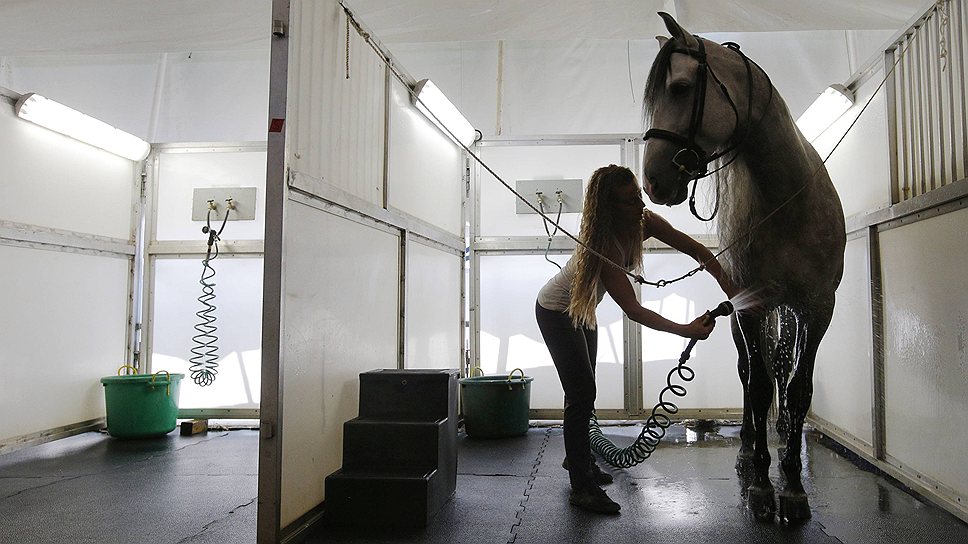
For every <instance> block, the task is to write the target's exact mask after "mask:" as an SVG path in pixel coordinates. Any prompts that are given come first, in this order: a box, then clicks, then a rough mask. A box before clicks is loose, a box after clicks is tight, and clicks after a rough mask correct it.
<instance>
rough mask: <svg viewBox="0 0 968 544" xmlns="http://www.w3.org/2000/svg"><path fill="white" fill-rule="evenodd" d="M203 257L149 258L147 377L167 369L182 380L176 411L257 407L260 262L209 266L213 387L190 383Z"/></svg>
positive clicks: (230, 260)
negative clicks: (215, 372)
mask: <svg viewBox="0 0 968 544" xmlns="http://www.w3.org/2000/svg"><path fill="white" fill-rule="evenodd" d="M201 261H202V257H198V258H197V259H154V262H153V266H154V269H155V282H154V285H153V286H152V293H151V295H152V301H153V305H152V310H153V311H152V315H151V316H150V320H151V330H150V331H149V332H150V334H151V354H150V355H149V357H150V361H151V370H152V372H158V371H160V370H167V371H169V372H171V373H175V372H180V373H182V374H184V375H185V380H184V381H183V382H182V387H181V398H180V400H179V407H180V408H258V407H259V394H260V393H259V391H260V388H259V386H260V382H261V375H260V372H259V369H260V363H261V358H262V343H261V336H260V331H261V330H262V320H261V312H262V268H263V264H262V259H260V258H239V257H225V256H223V257H219V258H218V259H215V260H213V261H212V262H211V265H212V268H214V269H215V277H213V278H212V279H211V280H210V281H211V282H212V283H214V284H215V287H214V289H215V299H213V300H212V301H211V304H213V305H214V306H215V311H214V313H213V314H212V315H214V316H215V318H216V321H215V322H214V325H215V327H217V331H216V332H215V333H214V335H215V336H217V337H218V340H217V341H216V342H215V345H216V346H218V359H217V362H218V369H217V370H218V375H217V376H216V379H215V382H214V383H213V384H212V385H209V386H206V387H200V386H198V385H196V384H195V383H194V382H193V381H191V373H190V372H189V367H190V361H189V360H190V359H191V358H192V356H193V354H192V352H191V349H192V348H193V347H196V346H197V344H196V343H195V342H193V341H192V337H193V336H195V335H196V334H198V331H196V330H195V328H194V327H195V325H196V324H198V323H199V322H200V321H201V319H200V318H199V317H198V316H197V315H195V312H198V311H201V310H203V309H204V306H202V303H201V302H199V301H198V297H199V296H200V295H201V294H202V291H201V290H202V286H201V285H200V284H199V278H200V277H201V275H202V263H201Z"/></svg>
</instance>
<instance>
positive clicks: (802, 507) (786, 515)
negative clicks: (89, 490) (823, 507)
mask: <svg viewBox="0 0 968 544" xmlns="http://www.w3.org/2000/svg"><path fill="white" fill-rule="evenodd" d="M808 519H810V503H809V502H807V494H806V493H791V492H789V491H781V492H780V521H782V522H784V523H788V524H791V523H799V522H801V521H804V520H808Z"/></svg>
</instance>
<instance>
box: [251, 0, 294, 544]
mask: <svg viewBox="0 0 968 544" xmlns="http://www.w3.org/2000/svg"><path fill="white" fill-rule="evenodd" d="M290 24H291V22H290V20H289V0H272V37H271V38H270V39H271V40H272V41H271V47H270V62H269V118H268V119H267V123H268V136H267V140H268V153H267V156H266V199H265V202H266V203H265V206H266V210H265V211H266V213H265V222H266V230H265V263H264V269H263V284H262V293H263V294H262V296H263V299H262V395H261V399H260V426H259V507H258V514H257V526H256V541H257V542H258V544H274V543H276V542H278V541H279V537H280V533H281V511H280V507H281V502H282V432H283V429H282V409H283V370H284V366H283V364H284V361H283V354H282V350H283V343H282V327H283V300H284V289H285V281H284V280H285V278H284V272H285V268H284V261H283V258H284V248H283V242H284V240H285V231H284V226H285V211H286V200H287V198H288V191H287V188H288V187H287V180H286V132H285V119H286V100H287V94H286V93H287V87H288V80H289V66H288V65H289V28H290Z"/></svg>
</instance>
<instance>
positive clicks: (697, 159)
mask: <svg viewBox="0 0 968 544" xmlns="http://www.w3.org/2000/svg"><path fill="white" fill-rule="evenodd" d="M695 38H696V42H697V43H698V44H699V49H698V50H695V49H689V48H687V47H676V48H674V49H673V50H672V52H673V53H682V54H684V55H689V56H690V57H692V58H694V59H696V60H697V61H699V70H698V75H697V80H696V93H695V97H694V98H693V102H692V115H691V116H690V121H689V131H688V132H687V133H686V135H685V136H683V135H682V134H679V133H677V132H672V131H669V130H663V129H658V128H651V129H649V130H648V131H646V133H645V136H644V137H643V139H644V140H645V141H648V140H649V139H650V138H658V139H662V140H668V141H670V142H673V143H675V144H677V145H679V146H681V148H680V149H679V151H677V152H676V154H675V155H674V156H673V157H672V164H673V165H675V167H676V169H677V170H678V171H679V179H682V178H685V179H686V184H688V183H689V182H690V181H692V182H694V183H693V186H692V194H691V195H690V196H689V210H690V211H691V212H692V214H693V215H694V216H696V218H698V219H699V220H701V221H710V220H712V218H713V217H715V216H716V212H717V211H718V210H719V198H717V199H716V207H715V208H713V212H712V214H711V215H710V216H709V217H705V218H704V217H702V216H700V215H699V213H698V212H697V211H696V185H698V180H700V179H702V178H704V177H706V176H709V175H711V174H713V173H715V172H718V171H719V170H722V169H723V168H725V167H726V166H729V164H731V163H732V162H733V161H734V160H736V157H737V156H738V153H737V154H736V155H733V157H732V158H731V159H730V160H729V161H727V162H726V163H725V164H723V165H722V166H720V167H719V168H717V169H716V170H714V171H712V172H710V171H709V163H711V162H713V161H715V160H716V159H719V158H720V157H722V156H724V155H726V154H727V153H730V152H732V151H734V150H735V149H737V148H738V147H739V146H740V145H742V143H743V142H745V141H746V138H747V137H748V136H749V134H750V127H751V125H752V114H753V68H752V66H751V64H756V63H755V62H753V61H751V60H750V59H749V57H747V56H746V55H745V54H744V53H743V52H742V51H740V49H739V44H737V43H734V42H725V43H723V45H724V46H725V47H726V48H727V49H730V50H731V51H735V52H736V53H737V54H738V55H739V56H740V57H742V58H743V64H744V65H745V66H746V82H747V88H748V94H747V112H748V115H747V117H746V126H745V127H743V128H742V130H741V129H740V127H739V110H738V109H737V108H736V103H735V102H733V98H732V97H731V96H730V94H729V91H728V90H727V89H726V85H724V84H723V82H722V81H721V80H720V79H719V77H718V76H716V72H714V71H713V68H712V66H710V65H709V63H708V62H707V61H706V46H705V45H703V42H702V40H701V39H700V38H699V37H698V36H696V37H695ZM757 68H759V65H757ZM760 71H761V72H763V69H762V68H760ZM707 73H708V74H709V75H710V76H712V78H713V80H715V81H716V83H717V84H718V85H719V90H720V91H721V92H722V93H723V96H725V97H726V102H728V103H729V107H730V108H731V109H732V110H733V116H734V117H735V118H736V122H735V128H734V129H733V134H732V135H731V136H730V137H729V140H728V141H730V142H733V143H732V144H731V145H729V146H727V147H726V148H725V149H723V150H722V151H719V152H717V153H713V154H711V155H710V154H708V153H706V150H704V149H703V148H702V146H700V145H699V144H698V143H696V135H697V134H699V129H700V128H701V127H702V116H703V111H704V110H705V107H706V84H707V83H706V82H707V76H706V74H707ZM763 74H764V75H766V72H763ZM766 77H767V80H768V81H769V76H766ZM769 88H770V101H771V102H772V101H773V85H772V84H770V85H769ZM765 111H766V110H764V115H765ZM762 120H763V117H760V119H759V121H762ZM759 121H757V124H759Z"/></svg>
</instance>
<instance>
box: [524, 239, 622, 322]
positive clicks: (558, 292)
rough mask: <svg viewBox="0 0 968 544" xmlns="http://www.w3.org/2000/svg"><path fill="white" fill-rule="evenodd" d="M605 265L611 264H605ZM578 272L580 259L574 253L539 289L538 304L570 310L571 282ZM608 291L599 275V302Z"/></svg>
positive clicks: (547, 308) (543, 306)
mask: <svg viewBox="0 0 968 544" xmlns="http://www.w3.org/2000/svg"><path fill="white" fill-rule="evenodd" d="M615 245H616V247H618V248H619V254H620V255H622V260H623V261H627V260H628V259H627V258H626V256H625V252H624V251H622V248H621V247H620V246H619V245H618V243H617V242H616V244H615ZM604 266H611V265H608V264H605V265H604ZM576 272H578V260H577V259H576V258H575V256H574V255H572V256H571V258H570V259H568V262H567V263H565V266H564V267H562V269H561V271H559V272H558V273H557V274H555V275H554V277H552V278H551V279H550V280H548V283H546V284H545V285H544V287H542V288H541V290H540V291H538V304H539V305H540V306H541V307H542V308H544V309H546V310H553V311H556V312H564V311H566V310H568V304H570V303H571V284H572V281H573V280H574V279H575V273H576ZM606 292H607V291H606V289H605V284H604V283H602V278H601V276H599V278H598V286H597V296H598V302H597V303H598V304H601V302H602V299H604V298H605V293H606Z"/></svg>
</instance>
